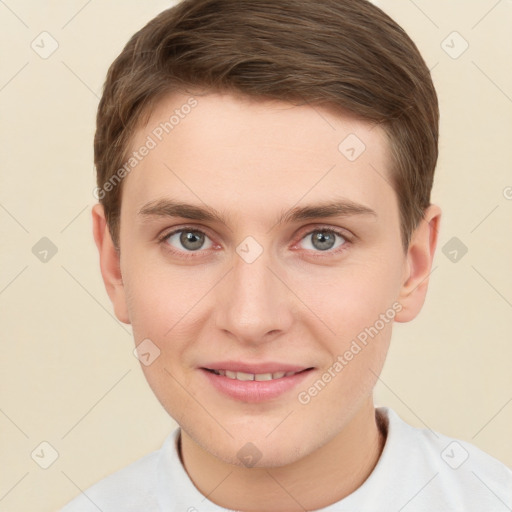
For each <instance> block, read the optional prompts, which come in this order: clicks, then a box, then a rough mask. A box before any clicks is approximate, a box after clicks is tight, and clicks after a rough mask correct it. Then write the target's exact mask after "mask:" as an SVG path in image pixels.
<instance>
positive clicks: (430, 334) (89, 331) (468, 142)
mask: <svg viewBox="0 0 512 512" xmlns="http://www.w3.org/2000/svg"><path fill="white" fill-rule="evenodd" d="M169 5H170V3H169V2H168V1H164V0H151V1H144V2H136V1H135V0H123V2H114V1H111V0H109V1H106V0H103V1H101V2H100V1H98V0H92V1H91V0H89V1H86V0H76V1H70V0H67V1H64V0H52V1H45V2H30V1H27V0H6V1H0V22H1V29H2V30H0V48H2V57H1V62H2V66H1V67H0V119H1V132H0V135H1V140H2V144H1V188H0V222H1V228H0V229H1V233H0V234H1V237H2V246H1V247H2V250H1V258H0V269H1V274H0V308H1V314H2V325H1V332H2V343H1V351H2V352H1V354H0V355H1V359H0V361H1V363H0V364H1V387H0V449H1V454H2V455H1V457H2V460H1V463H0V510H2V511H9V512H16V511H27V510H31V511H52V510H56V509H58V508H59V507H61V506H62V505H64V503H66V502H67V501H68V500H70V499H71V498H73V497H74V496H75V495H77V494H78V493H79V492H80V490H83V489H86V488H87V487H89V486H90V485H92V484H93V483H95V482H96V481H98V480H99V479H101V478H102V477H104V476H106V475H108V474H110V473H112V472H113V471H115V470H117V469H120V468H121V467H124V466H126V465H127V464H128V463H130V462H132V461H134V460H135V459H137V458H139V457H141V456H143V455H144V454H146V453H148V452H150V451H152V450H154V449H157V448H159V447H160V445H161V443H162V441H163V439H164V437H165V436H166V435H167V434H168V432H169V431H170V430H171V429H173V428H174V427H175V425H176V424H175V423H174V421H173V420H172V419H171V418H170V417H168V415H167V414H166V413H165V412H164V410H163V409H162V408H161V406H160V404H159V403H158V402H157V400H156V398H154V396H153V394H152V392H151V391H150V389H149V387H148V385H147V384H146V381H145V379H144V377H143V375H142V371H141V369H140V367H139V362H138V361H137V360H136V359H135V357H134V356H133V353H132V350H133V344H134V343H133V339H132V337H131V331H130V328H129V327H128V326H125V325H123V324H120V323H119V322H118V321H117V320H116V319H115V318H114V317H113V313H112V309H111V305H110V302H109V299H108V297H107V294H106V292H105V290H104V287H103V282H102V281H101V276H100V272H99V266H98V256H97V252H96V248H95V246H94V242H93V238H92V233H91V216H90V210H91V206H92V205H93V204H94V202H95V200H94V198H93V196H92V190H93V188H94V186H95V183H94V168H93V163H92V158H93V154H92V138H93V135H94V123H95V114H96V107H97V104H98V100H99V97H100V95H101V90H102V85H103V81H104V78H105V74H106V71H107V68H108V66H109V64H110V63H111V61H112V60H113V59H114V58H115V57H116V56H117V54H118V53H119V52H120V51H121V49H122V47H123V46H124V44H125V43H126V41H127V40H128V38H129V37H130V36H131V35H132V34H133V33H134V32H135V31H136V30H138V29H139V28H140V27H142V26H143V24H145V23H146V22H147V21H149V19H151V18H152V17H153V16H155V15H156V14H157V13H159V12H160V11H162V10H163V9H164V8H166V7H168V6H169ZM380 5H381V7H382V8H383V9H384V10H385V11H386V12H388V13H389V14H390V15H391V16H392V17H394V18H395V19H396V20H397V21H398V22H399V23H400V24H401V25H402V26H403V27H404V28H405V29H406V31H408V33H409V34H410V35H411V37H412V38H413V39H414V41H415V42H416V43H417V45H418V46H419V48H420V51H421V52H422V54H423V55H424V57H425V60H426V61H427V64H428V65H429V67H430V68H433V78H434V81H435V84H436V87H437V90H438V93H439V99H440V104H441V112H442V123H441V143H440V151H441V153H440V160H439V165H438V169H437V177H436V183H435V187H434V191H433V202H436V203H437V204H439V205H441V207H442V209H443V212H444V215H443V221H442V226H441V234H440V241H439V246H438V253H437V255H436V258H435V261H434V270H433V273H432V275H431V282H430V289H429V294H428V296H427V301H426V304H425V307H424V309H423V311H422V312H421V314H420V316H419V317H418V318H417V320H416V321H414V322H413V323H410V324H397V325H396V326H395V331H394V338H393V342H392V347H391V351H390V354H389V357H388V360H387V363H386V366H385V368H384V372H383V373H382V376H381V380H380V382H379V384H378V386H377V388H376V392H375V396H376V402H377V405H384V404H385V405H389V406H391V407H393V408H394V409H395V410H396V411H397V412H398V413H399V414H400V415H401V416H402V417H403V418H404V419H405V420H406V421H408V422H409V423H411V424H413V425H415V426H418V427H424V428H425V427H427V426H428V427H430V428H432V429H434V430H436V431H440V432H442V433H444V434H447V435H450V436H453V437H456V438H459V439H464V440H466V441H470V442H472V443H474V444H475V445H477V446H478V447H480V448H482V449H483V450H484V451H486V452H488V453H490V454H492V455H493V456H495V457H497V458H498V459H500V460H501V461H503V462H504V463H506V464H507V465H509V466H512V435H511V434H512V372H511V371H510V361H511V359H512V337H511V332H512V272H511V263H512V258H511V255H512V229H511V226H512V200H511V199H512V188H511V187H512V171H511V163H512V144H511V142H510V141H511V135H512V72H511V67H510V62H511V58H512V31H511V30H510V28H511V27H512V2H511V1H510V0H501V1H496V0H473V1H468V0H452V1H450V2H446V1H444V0H429V1H427V0H415V1H414V2H413V1H412V0H382V1H381V2H380ZM43 31H47V32H48V33H49V34H51V37H52V38H53V39H54V40H56V41H57V42H58V45H59V46H58V49H57V50H56V51H55V52H54V53H53V54H52V55H50V56H49V57H48V58H46V59H43V58H41V57H40V56H39V54H38V53H36V52H35V51H34V50H33V49H32V48H31V43H32V41H33V40H35V43H34V45H35V44H39V47H36V48H37V49H38V51H39V52H43V51H49V50H50V49H51V40H50V39H49V36H41V37H38V36H39V34H40V33H41V32H43ZM453 31H457V32H459V33H460V35H461V36H462V37H463V38H464V40H465V41H467V43H468V44H469V47H468V49H467V50H466V51H465V52H464V53H463V54H461V55H460V56H459V57H458V58H453V57H454V56H455V55H456V53H458V52H459V51H460V50H461V49H463V44H464V41H463V40H462V39H460V38H458V36H456V35H455V36H454V35H450V34H452V32H453ZM42 37H46V39H44V41H43V43H41V38H42ZM447 38H448V39H447ZM444 40H446V42H445V43H442V42H443V41H444ZM43 45H44V46H43ZM445 50H446V51H445ZM447 51H448V52H450V53H451V54H452V56H450V55H449V54H448V53H447ZM507 187H509V188H507ZM42 237H47V238H49V239H50V240H51V241H52V242H53V244H54V245H55V246H56V248H57V251H58V252H57V253H56V254H55V255H54V256H53V257H50V256H51V253H49V255H48V256H47V258H48V261H47V262H42V261H40V260H39V259H38V257H36V255H35V254H33V252H32V248H33V247H34V245H35V244H36V243H38V241H39V240H40V239H41V238H42ZM453 237H457V238H458V239H459V241H460V242H461V243H463V244H464V245H465V246H466V247H467V249H468V251H467V254H465V255H464V256H463V257H460V254H461V253H460V252H459V256H458V258H459V259H458V261H456V262H452V261H450V259H449V258H448V257H447V256H446V255H445V254H443V252H442V249H443V247H444V246H445V244H447V242H448V241H449V240H451V239H452V238H453ZM448 247H450V246H448ZM36 252H37V251H36ZM446 252H447V253H448V250H446ZM40 256H42V255H40ZM43 441H46V442H48V443H50V444H51V445H52V446H53V447H54V449H55V450H56V451H57V452H58V454H59V457H58V458H57V460H56V461H55V462H54V463H53V464H52V465H51V466H50V467H49V468H48V469H42V468H41V467H40V466H39V465H38V464H37V463H36V462H35V460H33V459H32V458H31V453H32V452H33V451H34V450H36V451H35V454H36V455H34V459H36V460H37V461H38V462H40V463H43V462H44V461H45V460H46V461H48V457H49V454H50V449H49V448H48V447H45V446H43V447H40V446H39V445H40V443H41V442H43ZM41 450H42V451H41ZM38 453H39V454H40V456H39V458H38V457H37V454H38ZM41 453H44V456H42V455H41ZM45 457H46V458H45Z"/></svg>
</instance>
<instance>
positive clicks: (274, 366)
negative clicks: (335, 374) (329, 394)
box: [201, 361, 312, 374]
mask: <svg viewBox="0 0 512 512" xmlns="http://www.w3.org/2000/svg"><path fill="white" fill-rule="evenodd" d="M201 368H205V369H207V370H229V371H232V372H244V373H253V374H257V373H277V372H300V371H302V370H308V369H309V368H312V366H302V365H296V364H289V363H279V362H276V361H269V362H267V363H244V362H241V361H219V362H217V363H208V364H205V365H204V366H202V367H201Z"/></svg>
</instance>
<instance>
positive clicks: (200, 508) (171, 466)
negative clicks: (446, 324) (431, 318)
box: [61, 407, 512, 512]
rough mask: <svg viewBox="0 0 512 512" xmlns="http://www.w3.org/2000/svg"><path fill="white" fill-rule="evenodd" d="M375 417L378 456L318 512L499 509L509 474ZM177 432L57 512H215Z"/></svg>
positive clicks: (510, 503) (441, 440)
mask: <svg viewBox="0 0 512 512" xmlns="http://www.w3.org/2000/svg"><path fill="white" fill-rule="evenodd" d="M377 413H378V414H379V416H380V417H381V420H382V422H383V424H384V425H385V427H386V429H387V438H386V443H385V445H384V449H383V451H382V454H381V456H380V458H379V461H378V462H377V465H376V466H375V468H374V470H373V471H372V473H371V474H370V476H369V477H368V478H367V479H366V481H365V482H363V484H362V485H361V486H360V487H359V488H358V489H356V490H355V491H354V492H353V493H352V494H350V495H349V496H347V497H345V498H343V499H342V500H341V501H338V502H337V503H334V504H332V505H329V506H328V507H325V508H322V509H319V510H321V511H322V512H388V511H393V512H398V511H403V512H451V511H457V512H459V511H460V512H506V511H507V510H509V511H510V510H512V471H511V470H510V469H509V468H508V467H507V466H505V465H504V464H503V463H501V462H499V461H498V460H497V459H495V458H493V457H491V456H490V455H488V454H486V453H484V452H483V451H481V450H480V449H478V448H477V447H475V446H473V445H472V444H469V443H467V442H465V441H460V440H456V439H451V438H449V437H447V436H444V435H442V434H439V433H437V432H435V433H434V432H432V431H431V430H428V429H419V428H415V427H412V426H411V425H409V424H407V423H405V422H404V421H403V420H402V419H401V418H400V417H399V416H398V415H397V414H396V412H394V411H393V410H392V409H390V408H388V407H379V408H378V409H377ZM179 435H180V428H179V427H178V428H176V430H174V431H173V432H171V433H170V434H169V436H168V437H167V438H166V440H165V442H164V443H163V445H162V447H161V448H160V449H159V450H157V451H154V452H152V453H150V454H148V455H146V456H145V457H143V458H141V459H139V460H137V461H135V462H134V463H132V464H130V465H129V466H127V467H125V468H123V469H121V470H120V471H117V472H116V473H113V474H112V475H109V476H107V477H106V478H104V479H103V480H100V481H99V482H98V483H96V484H95V485H93V486H92V487H90V488H89V489H87V490H86V491H85V492H83V493H82V494H80V495H79V496H78V497H77V498H75V499H74V500H72V501H71V502H70V503H68V504H67V505H66V506H65V507H64V508H63V509H62V510H61V512H98V509H99V510H101V511H102V512H157V511H158V512H221V511H226V510H229V509H225V508H223V507H220V506H218V505H216V504H215V503H213V502H211V501H210V500H208V499H207V498H205V497H204V496H203V495H202V494H201V493H200V492H199V491H198V490H197V488H196V487H195V486H194V484H193V483H192V481H191V480H190V478H189V476H188V474H187V472H186V471H185V468H184V467H183V465H182V463H181V461H180V458H179V455H178V445H177V442H178V439H179Z"/></svg>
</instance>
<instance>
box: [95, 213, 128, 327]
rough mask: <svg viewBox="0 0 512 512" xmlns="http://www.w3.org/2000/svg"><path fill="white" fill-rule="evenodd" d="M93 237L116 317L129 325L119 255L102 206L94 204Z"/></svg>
mask: <svg viewBox="0 0 512 512" xmlns="http://www.w3.org/2000/svg"><path fill="white" fill-rule="evenodd" d="M92 224H93V235H94V241H95V242H96V247H97V248H98V252H99V257H100V269H101V276H102V277H103V282H104V283H105V289H106V290H107V293H108V296H109V297H110V300H111V301H112V305H113V306H114V312H115V315H116V317H117V318H118V319H119V320H120V321H121V322H123V323H125V324H129V323H130V319H129V316H128V310H127V307H126V293H125V287H124V283H123V277H122V274H121V265H120V254H119V251H118V250H117V249H116V248H115V246H114V243H113V241H112V237H111V235H110V230H109V228H108V224H107V221H106V218H105V213H104V209H103V205H101V204H96V205H94V206H93V208H92Z"/></svg>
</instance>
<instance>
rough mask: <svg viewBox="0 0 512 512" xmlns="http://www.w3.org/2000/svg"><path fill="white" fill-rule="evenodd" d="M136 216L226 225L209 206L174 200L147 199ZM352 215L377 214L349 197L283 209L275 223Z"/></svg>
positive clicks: (224, 220)
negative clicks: (174, 218) (173, 218)
mask: <svg viewBox="0 0 512 512" xmlns="http://www.w3.org/2000/svg"><path fill="white" fill-rule="evenodd" d="M139 215H140V216H142V217H180V218H184V219H189V220H198V221H205V222H218V223H221V224H225V225H227V224H228V221H227V217H228V216H227V215H224V214H222V213H221V212H218V211H217V210H215V209H214V208H212V207H210V206H207V205H205V206H198V205H193V204H188V203H183V202H181V201H175V200H173V199H158V200H154V201H150V202H148V203H146V204H145V205H144V206H143V207H142V208H141V209H140V210H139ZM353 215H372V216H374V217H377V213H376V212H375V211H374V210H372V209H371V208H370V207H368V206H365V205H363V204H359V203H356V202H354V201H351V200H350V199H340V200H337V201H328V202H321V203H317V204H312V205H306V206H296V207H294V208H291V209H289V210H286V211H284V212H282V213H281V215H280V216H279V218H278V219H277V222H276V224H283V223H286V222H297V221H304V220H310V219H315V218H330V217H349V216H353Z"/></svg>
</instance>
